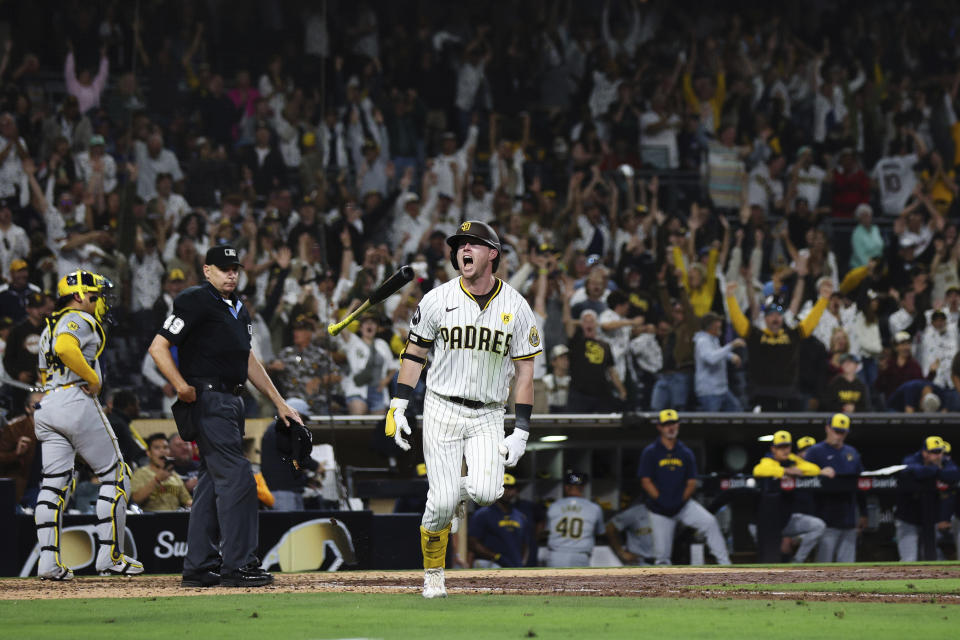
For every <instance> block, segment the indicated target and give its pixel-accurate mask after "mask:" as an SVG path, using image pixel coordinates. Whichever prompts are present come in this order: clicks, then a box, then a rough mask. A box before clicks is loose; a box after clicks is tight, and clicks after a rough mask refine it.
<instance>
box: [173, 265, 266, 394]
mask: <svg viewBox="0 0 960 640" xmlns="http://www.w3.org/2000/svg"><path fill="white" fill-rule="evenodd" d="M157 333H158V334H160V335H161V336H163V337H164V338H166V339H167V340H169V341H170V344H173V345H176V346H177V347H179V348H178V350H177V353H178V356H179V367H180V373H181V374H183V377H184V378H186V380H187V382H190V380H192V379H196V378H215V379H218V380H221V381H223V382H224V383H228V384H243V382H245V381H246V379H247V367H248V364H249V358H250V338H251V336H252V335H253V325H252V321H251V319H250V314H249V313H248V312H247V308H246V306H245V305H244V304H243V303H242V302H241V301H240V300H239V298H237V296H236V295H233V296H231V297H230V299H229V302H227V300H225V299H224V298H223V296H221V295H220V292H218V291H217V290H216V289H215V288H214V287H213V285H212V284H210V283H209V282H206V283H204V284H202V285H198V286H195V287H190V288H189V289H185V290H184V291H182V292H181V293H180V295H178V296H177V297H176V298H175V299H174V301H173V313H172V314H170V315H169V316H167V319H166V320H164V322H163V326H161V327H160V329H159V330H158V331H157Z"/></svg>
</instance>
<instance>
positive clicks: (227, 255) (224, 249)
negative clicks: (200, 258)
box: [203, 244, 240, 269]
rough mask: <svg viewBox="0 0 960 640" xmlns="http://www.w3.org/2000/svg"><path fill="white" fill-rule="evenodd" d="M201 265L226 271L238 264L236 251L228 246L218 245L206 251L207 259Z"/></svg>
mask: <svg viewBox="0 0 960 640" xmlns="http://www.w3.org/2000/svg"><path fill="white" fill-rule="evenodd" d="M203 264H212V265H214V266H215V267H219V268H220V269H226V268H227V267H232V266H234V265H239V264H240V259H239V257H238V256H237V250H236V249H234V248H233V247H231V246H230V245H228V244H218V245H214V246H212V247H210V248H209V249H207V259H206V260H204V262H203Z"/></svg>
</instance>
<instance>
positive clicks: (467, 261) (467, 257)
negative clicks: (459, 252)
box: [463, 254, 473, 264]
mask: <svg viewBox="0 0 960 640" xmlns="http://www.w3.org/2000/svg"><path fill="white" fill-rule="evenodd" d="M463 264H473V256H471V255H469V254H464V256H463Z"/></svg>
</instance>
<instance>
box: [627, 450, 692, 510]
mask: <svg viewBox="0 0 960 640" xmlns="http://www.w3.org/2000/svg"><path fill="white" fill-rule="evenodd" d="M637 475H639V476H640V477H641V478H650V480H651V481H652V482H653V485H654V486H655V487H656V488H657V491H659V492H660V495H659V497H658V498H657V499H656V500H654V499H653V498H651V497H650V496H647V508H648V509H649V510H650V511H652V512H654V513H658V514H660V515H663V516H674V515H676V513H677V512H678V511H680V509H682V508H683V505H684V500H683V492H684V490H685V489H686V488H687V481H688V480H690V479H692V478H696V477H697V461H696V460H695V459H694V457H693V451H691V450H690V449H689V448H687V446H686V445H685V444H683V443H682V442H680V441H679V440H677V444H676V445H675V446H674V447H673V449H667V448H666V447H665V446H663V441H662V440H661V439H660V438H657V439H656V440H655V441H654V442H652V443H651V444H648V445H647V447H646V448H645V449H644V450H643V454H642V455H641V456H640V470H639V472H638V473H637Z"/></svg>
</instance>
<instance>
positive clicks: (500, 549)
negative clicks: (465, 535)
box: [470, 504, 530, 567]
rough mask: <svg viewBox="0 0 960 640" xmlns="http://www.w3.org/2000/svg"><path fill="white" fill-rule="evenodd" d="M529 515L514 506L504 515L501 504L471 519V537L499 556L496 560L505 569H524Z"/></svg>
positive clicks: (485, 508)
mask: <svg viewBox="0 0 960 640" xmlns="http://www.w3.org/2000/svg"><path fill="white" fill-rule="evenodd" d="M529 527H530V525H529V523H528V521H527V516H525V515H523V513H522V512H521V511H520V510H519V509H517V508H516V507H511V508H510V512H509V513H504V512H503V509H501V508H500V506H499V505H497V504H492V505H490V506H489V507H483V508H482V509H477V510H476V511H474V513H473V515H472V516H470V537H471V538H476V539H477V540H479V541H480V544H482V545H483V546H485V547H486V548H487V549H490V551H493V552H494V553H499V554H500V558H499V559H498V560H497V561H496V562H497V564H499V565H500V566H501V567H522V566H523V545H524V543H525V542H526V541H527V540H528V538H529V535H530V534H529V531H528V530H529Z"/></svg>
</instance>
